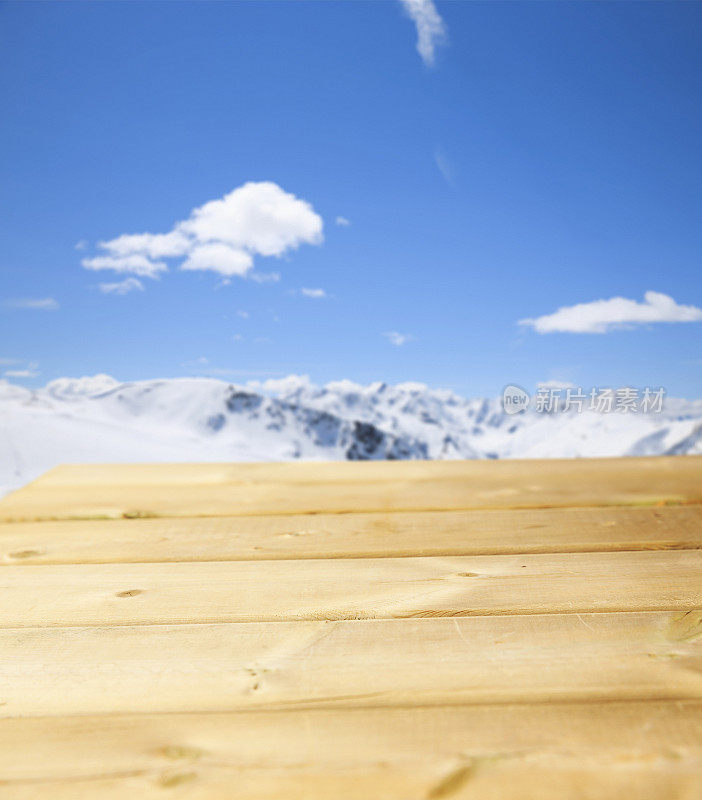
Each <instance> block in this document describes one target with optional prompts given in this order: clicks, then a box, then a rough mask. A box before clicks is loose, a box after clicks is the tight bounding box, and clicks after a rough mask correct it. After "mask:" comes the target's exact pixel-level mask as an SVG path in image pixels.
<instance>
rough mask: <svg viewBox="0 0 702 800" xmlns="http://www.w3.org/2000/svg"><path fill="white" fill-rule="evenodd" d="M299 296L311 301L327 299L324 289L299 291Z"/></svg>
mask: <svg viewBox="0 0 702 800" xmlns="http://www.w3.org/2000/svg"><path fill="white" fill-rule="evenodd" d="M300 294H301V295H302V296H303V297H309V298H311V299H312V300H322V299H323V298H325V297H327V293H326V292H325V291H324V289H300Z"/></svg>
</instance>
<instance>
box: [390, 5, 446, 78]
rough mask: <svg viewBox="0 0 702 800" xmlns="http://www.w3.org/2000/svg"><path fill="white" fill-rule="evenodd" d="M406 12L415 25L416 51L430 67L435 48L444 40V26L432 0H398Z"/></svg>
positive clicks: (432, 62)
mask: <svg viewBox="0 0 702 800" xmlns="http://www.w3.org/2000/svg"><path fill="white" fill-rule="evenodd" d="M400 2H401V3H402V6H403V8H404V9H405V11H406V13H407V14H408V16H409V17H410V19H411V20H412V22H414V24H415V25H416V27H417V52H418V53H419V55H420V56H421V57H422V61H423V62H424V63H425V64H426V65H427V66H428V67H432V66H433V65H434V60H435V51H436V48H437V47H438V46H439V45H440V44H443V43H444V42H445V41H446V26H445V25H444V21H443V19H441V17H440V16H439V12H438V11H437V10H436V6H435V5H434V3H433V0H400Z"/></svg>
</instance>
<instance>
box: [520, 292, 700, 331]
mask: <svg viewBox="0 0 702 800" xmlns="http://www.w3.org/2000/svg"><path fill="white" fill-rule="evenodd" d="M701 320H702V309H700V308H697V307H695V306H684V305H679V304H678V303H676V302H675V300H673V298H672V297H669V296H668V295H667V294H662V293H661V292H646V294H645V295H644V302H643V303H639V302H637V301H636V300H628V299H627V298H625V297H612V298H610V299H609V300H595V301H593V302H592V303H579V304H577V305H574V306H563V307H562V308H559V309H558V310H557V311H554V312H553V314H546V315H545V316H543V317H536V318H534V319H522V320H519V324H520V325H527V326H530V327H532V328H533V329H534V330H535V331H536V332H537V333H608V332H609V331H611V330H616V329H617V328H633V327H635V326H637V325H647V324H649V323H653V322H699V321H701Z"/></svg>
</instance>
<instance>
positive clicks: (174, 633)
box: [0, 611, 702, 717]
mask: <svg viewBox="0 0 702 800" xmlns="http://www.w3.org/2000/svg"><path fill="white" fill-rule="evenodd" d="M701 637H702V612H699V611H691V612H688V613H687V614H681V613H670V612H647V613H620V614H549V615H544V616H501V617H468V618H463V619H446V618H440V619H419V620H361V621H353V622H347V621H342V622H294V623H288V622H275V623H249V624H218V625H155V626H150V627H145V626H138V627H131V626H115V627H104V628H98V627H87V628H14V629H3V630H0V675H2V678H3V681H2V685H1V686H0V716H6V717H15V716H38V715H41V716H45V715H65V714H99V713H119V712H126V711H133V710H139V711H140V712H142V713H147V712H176V711H203V712H204V711H219V712H221V711H233V710H238V709H247V708H252V709H253V708H266V709H270V710H274V709H283V708H287V709H294V708H305V707H337V706H339V707H344V706H345V707H388V706H406V705H415V706H422V705H462V704H476V703H480V704H490V703H514V702H521V703H533V702H547V701H548V702H556V701H566V700H570V701H580V702H593V701H609V700H627V699H629V700H632V699H634V700H687V699H697V700H699V699H702V673H701V672H700V670H701V669H702V646H701V645H702V642H700V638H701Z"/></svg>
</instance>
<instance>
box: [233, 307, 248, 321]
mask: <svg viewBox="0 0 702 800" xmlns="http://www.w3.org/2000/svg"><path fill="white" fill-rule="evenodd" d="M236 315H237V317H241V319H248V318H249V317H250V316H251V315H250V314H249V312H248V311H244V310H243V309H241V308H240V309H239V310H238V311H237V312H236Z"/></svg>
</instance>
